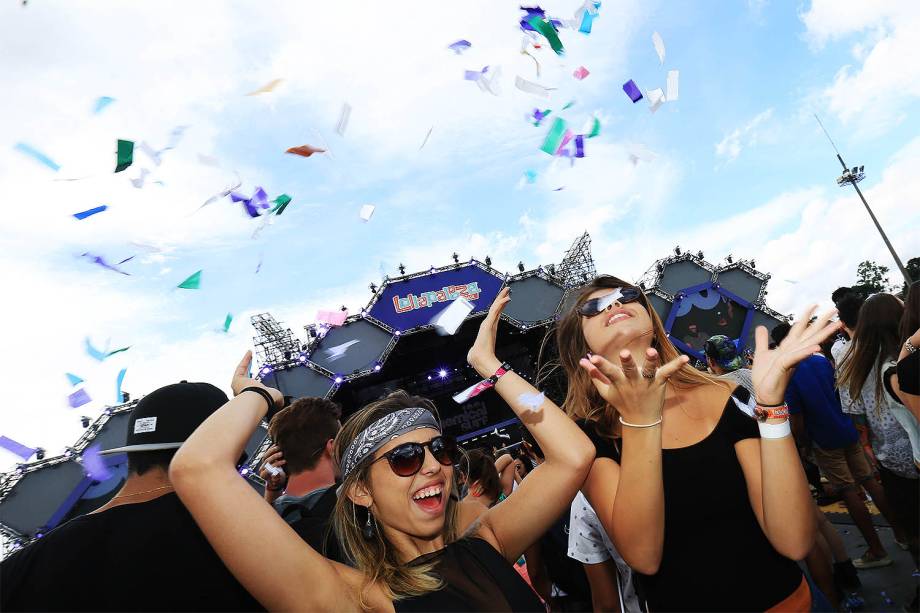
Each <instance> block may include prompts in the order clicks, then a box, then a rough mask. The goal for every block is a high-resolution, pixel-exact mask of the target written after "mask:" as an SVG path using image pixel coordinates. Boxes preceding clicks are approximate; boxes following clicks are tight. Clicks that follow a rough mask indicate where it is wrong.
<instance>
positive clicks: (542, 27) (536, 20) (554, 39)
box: [527, 15, 565, 55]
mask: <svg viewBox="0 0 920 613" xmlns="http://www.w3.org/2000/svg"><path fill="white" fill-rule="evenodd" d="M527 23H529V24H530V26H531V27H532V28H533V29H534V30H536V31H537V32H539V33H540V34H542V35H543V36H544V37H546V40H547V41H548V42H549V46H550V47H552V48H553V51H555V52H556V55H564V54H565V49H564V48H563V47H562V41H561V40H559V34H558V33H557V32H556V28H554V27H553V24H552V23H550V22H549V21H547V20H546V19H543V18H542V17H540V16H539V15H534V16H533V17H531V18H530V19H528V20H527Z"/></svg>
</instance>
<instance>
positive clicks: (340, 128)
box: [335, 102, 351, 136]
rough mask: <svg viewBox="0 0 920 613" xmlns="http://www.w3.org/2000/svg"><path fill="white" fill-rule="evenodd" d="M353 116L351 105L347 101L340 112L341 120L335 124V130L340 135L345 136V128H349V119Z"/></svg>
mask: <svg viewBox="0 0 920 613" xmlns="http://www.w3.org/2000/svg"><path fill="white" fill-rule="evenodd" d="M349 118H351V105H350V104H348V103H347V102H346V103H344V104H343V105H342V110H341V112H340V113H339V121H338V123H336V124H335V131H336V133H337V134H338V135H339V136H345V130H346V129H348V120H349Z"/></svg>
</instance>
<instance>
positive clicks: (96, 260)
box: [81, 252, 131, 277]
mask: <svg viewBox="0 0 920 613" xmlns="http://www.w3.org/2000/svg"><path fill="white" fill-rule="evenodd" d="M81 257H84V258H87V259H89V260H90V261H91V262H92V263H93V264H98V265H99V266H102V267H103V268H105V269H106V270H112V271H115V272H117V273H119V274H122V275H127V276H129V277H130V276H131V273H128V272H125V271H123V270H119V269H118V268H115V267H114V266H112V265H111V264H109V263H108V262H106V261H105V259H103V257H102V256H101V255H94V254H92V253H89V252H86V253H84V254H83V255H82V256H81Z"/></svg>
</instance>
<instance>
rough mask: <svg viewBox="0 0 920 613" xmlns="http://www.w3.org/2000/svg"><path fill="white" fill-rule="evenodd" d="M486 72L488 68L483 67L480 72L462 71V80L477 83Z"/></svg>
mask: <svg viewBox="0 0 920 613" xmlns="http://www.w3.org/2000/svg"><path fill="white" fill-rule="evenodd" d="M488 70H489V67H488V66H483V67H482V70H464V71H463V78H464V79H465V80H467V81H478V80H479V79H480V78H482V75H484V74H486V72H488Z"/></svg>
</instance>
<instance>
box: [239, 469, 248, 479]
mask: <svg viewBox="0 0 920 613" xmlns="http://www.w3.org/2000/svg"><path fill="white" fill-rule="evenodd" d="M248 474H249V469H248V468H245V467H244V468H241V469H240V475H242V476H243V477H245V476H246V475H248Z"/></svg>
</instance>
